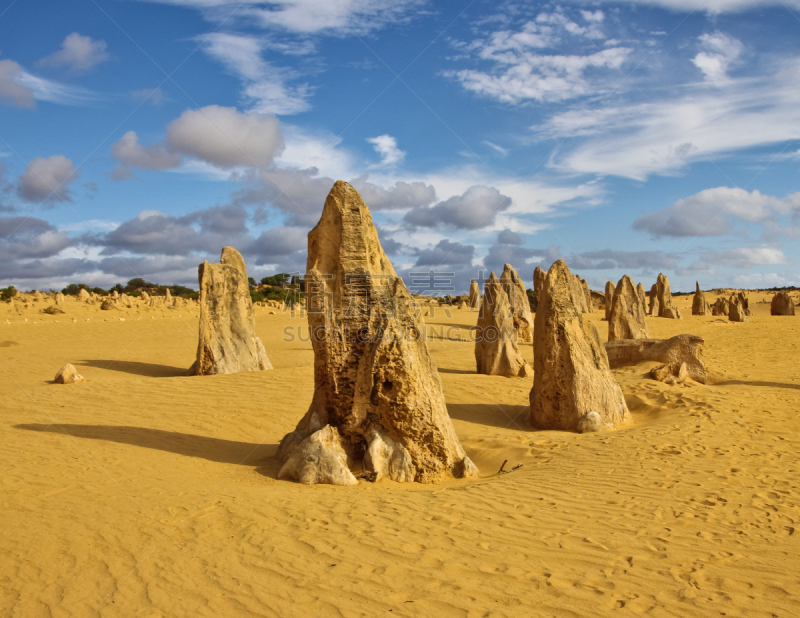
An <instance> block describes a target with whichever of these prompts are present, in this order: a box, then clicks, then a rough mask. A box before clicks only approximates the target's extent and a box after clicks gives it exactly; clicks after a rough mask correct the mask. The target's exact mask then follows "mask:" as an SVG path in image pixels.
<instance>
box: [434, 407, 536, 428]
mask: <svg viewBox="0 0 800 618" xmlns="http://www.w3.org/2000/svg"><path fill="white" fill-rule="evenodd" d="M447 412H448V414H449V415H450V418H452V419H454V420H459V421H466V422H468V423H474V424H475V425H487V426H489V427H500V428H503V429H517V430H522V431H537V429H536V428H534V427H531V426H530V425H529V424H528V416H529V414H530V406H509V405H500V404H496V403H448V404H447Z"/></svg>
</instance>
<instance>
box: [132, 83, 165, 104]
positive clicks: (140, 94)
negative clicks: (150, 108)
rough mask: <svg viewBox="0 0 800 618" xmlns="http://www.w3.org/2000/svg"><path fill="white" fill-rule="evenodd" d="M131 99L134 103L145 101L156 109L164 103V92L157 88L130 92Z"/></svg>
mask: <svg viewBox="0 0 800 618" xmlns="http://www.w3.org/2000/svg"><path fill="white" fill-rule="evenodd" d="M131 98H132V99H133V100H135V101H147V102H148V103H150V104H152V105H155V106H156V107H158V106H159V105H161V104H162V103H163V102H164V91H163V90H161V88H157V87H156V88H142V89H140V90H132V91H131Z"/></svg>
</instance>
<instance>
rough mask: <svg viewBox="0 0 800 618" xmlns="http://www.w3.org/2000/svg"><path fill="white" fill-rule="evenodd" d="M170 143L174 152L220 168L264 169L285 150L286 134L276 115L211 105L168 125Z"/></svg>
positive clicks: (168, 142)
mask: <svg viewBox="0 0 800 618" xmlns="http://www.w3.org/2000/svg"><path fill="white" fill-rule="evenodd" d="M167 144H168V145H169V148H170V150H172V151H173V152H177V153H181V154H185V155H189V156H193V157H197V158H198V159H200V160H202V161H206V162H208V163H211V164H213V165H216V166H218V167H236V166H248V167H251V166H252V167H260V168H263V167H267V166H269V165H270V164H271V163H272V161H273V159H274V158H275V156H276V155H277V154H278V153H279V152H280V151H281V150H283V135H282V133H281V129H280V123H279V122H278V119H277V118H275V117H274V116H270V115H265V114H242V113H240V112H238V111H236V109H235V108H233V107H220V106H219V105H208V106H206V107H202V108H200V109H197V110H187V111H185V112H183V114H181V116H180V118H178V119H177V120H173V121H172V122H171V123H170V125H169V126H168V127H167Z"/></svg>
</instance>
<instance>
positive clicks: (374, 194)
mask: <svg viewBox="0 0 800 618" xmlns="http://www.w3.org/2000/svg"><path fill="white" fill-rule="evenodd" d="M352 185H353V186H354V187H355V189H356V190H357V191H358V192H359V193H360V194H361V197H362V198H364V203H365V204H367V205H368V206H369V208H370V210H374V211H379V210H408V209H410V208H415V207H418V206H428V205H430V204H432V203H433V202H435V201H436V189H435V188H434V187H433V185H429V184H425V183H424V182H420V181H415V182H405V181H403V180H398V181H397V182H395V183H394V184H393V185H391V186H390V187H389V188H388V189H387V188H384V187H381V186H379V185H376V184H374V183H371V182H367V180H366V179H364V178H357V179H355V180H353V181H352Z"/></svg>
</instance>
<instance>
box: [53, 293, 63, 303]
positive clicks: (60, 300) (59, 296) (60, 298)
mask: <svg viewBox="0 0 800 618" xmlns="http://www.w3.org/2000/svg"><path fill="white" fill-rule="evenodd" d="M55 302H56V305H59V306H61V305H63V304H64V295H63V294H62V293H61V292H58V293H57V294H56V298H55Z"/></svg>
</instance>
